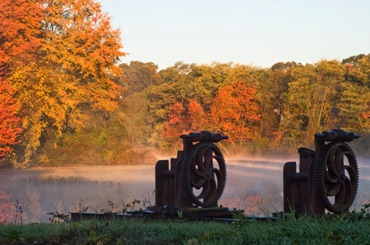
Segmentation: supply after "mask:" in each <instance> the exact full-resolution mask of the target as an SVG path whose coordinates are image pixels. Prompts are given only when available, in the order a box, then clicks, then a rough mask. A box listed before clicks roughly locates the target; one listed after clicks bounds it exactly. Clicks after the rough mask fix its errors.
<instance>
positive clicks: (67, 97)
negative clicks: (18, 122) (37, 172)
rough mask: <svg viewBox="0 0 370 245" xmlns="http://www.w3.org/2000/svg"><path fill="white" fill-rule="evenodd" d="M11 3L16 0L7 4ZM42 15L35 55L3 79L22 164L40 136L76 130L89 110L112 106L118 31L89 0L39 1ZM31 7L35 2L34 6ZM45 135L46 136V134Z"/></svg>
mask: <svg viewBox="0 0 370 245" xmlns="http://www.w3.org/2000/svg"><path fill="white" fill-rule="evenodd" d="M12 3H13V4H14V5H16V4H17V3H14V2H12ZM36 3H37V4H38V7H41V8H42V11H43V15H42V21H40V23H41V24H42V25H41V27H40V28H39V29H37V30H35V32H36V31H39V32H40V31H41V37H40V39H39V41H40V45H39V46H38V47H37V50H36V52H37V58H36V59H33V60H26V61H25V62H26V63H25V64H24V65H21V66H18V67H16V68H14V69H13V70H12V74H11V76H10V77H9V80H10V81H11V83H12V85H13V86H14V87H15V88H16V89H17V96H16V98H17V100H19V101H20V102H21V104H22V108H21V113H20V115H21V117H22V122H23V127H24V129H25V130H24V143H25V145H24V149H25V157H24V161H22V163H21V165H27V164H28V163H29V160H30V159H31V158H32V156H33V154H34V153H35V151H36V150H37V149H38V148H39V147H40V145H41V143H42V142H41V141H40V139H41V137H44V138H48V139H53V138H54V139H58V138H60V137H61V136H62V134H63V132H64V131H65V130H66V129H69V128H75V129H78V128H81V127H82V126H83V125H84V122H85V121H86V120H87V118H88V112H89V111H90V110H103V111H108V112H111V111H113V110H114V109H115V108H116V107H117V105H116V102H115V98H116V96H117V85H116V83H115V82H114V79H115V77H116V76H118V75H119V74H120V71H121V70H120V68H119V67H118V66H117V62H118V61H119V57H120V56H123V55H124V53H123V52H121V51H120V49H121V43H120V37H119V34H120V32H119V30H114V29H112V27H111V25H110V18H109V16H108V15H107V14H105V13H103V12H102V11H101V7H100V4H99V3H97V2H95V1H93V0H83V1H77V0H75V1H67V0H60V1H54V0H39V1H36ZM35 6H36V5H35ZM46 136H47V137H46Z"/></svg>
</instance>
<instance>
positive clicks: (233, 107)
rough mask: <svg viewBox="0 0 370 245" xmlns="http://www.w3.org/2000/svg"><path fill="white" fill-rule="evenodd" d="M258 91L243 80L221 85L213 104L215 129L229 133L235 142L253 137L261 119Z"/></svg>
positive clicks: (212, 113)
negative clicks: (257, 100) (257, 97)
mask: <svg viewBox="0 0 370 245" xmlns="http://www.w3.org/2000/svg"><path fill="white" fill-rule="evenodd" d="M256 93H257V88H256V87H248V86H246V85H245V83H244V82H243V81H238V82H233V83H232V84H230V85H225V86H223V87H221V88H220V89H219V91H218V93H217V95H216V97H215V98H214V99H213V100H212V104H211V110H210V113H211V117H212V123H213V125H214V128H213V131H216V132H222V133H224V134H226V135H228V136H229V138H230V139H231V141H233V142H234V143H239V144H242V143H245V142H247V141H249V140H251V139H253V137H254V136H255V134H256V127H255V126H256V125H258V123H259V121H260V115H259V114H258V111H259V108H258V105H257V102H256ZM257 128H258V127H257Z"/></svg>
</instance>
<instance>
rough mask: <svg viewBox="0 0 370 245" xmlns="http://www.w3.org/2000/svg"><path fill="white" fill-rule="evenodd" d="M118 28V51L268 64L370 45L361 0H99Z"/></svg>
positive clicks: (166, 58) (169, 60)
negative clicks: (121, 46) (121, 47)
mask: <svg viewBox="0 0 370 245" xmlns="http://www.w3.org/2000/svg"><path fill="white" fill-rule="evenodd" d="M97 1H98V2H100V3H101V5H102V9H103V11H104V12H107V13H108V14H109V15H110V16H111V23H112V25H113V28H115V29H117V28H119V29H120V30H121V38H122V44H123V47H124V48H123V51H124V52H126V53H128V55H126V56H125V57H123V58H122V59H121V61H122V62H123V63H130V61H141V62H153V63H154V64H156V65H158V67H159V69H160V70H161V69H165V68H168V67H171V66H173V65H175V63H176V62H179V61H182V62H184V63H187V64H192V63H195V64H198V65H202V64H206V65H210V64H212V63H213V62H218V63H229V62H232V63H234V64H243V65H251V66H255V67H260V68H270V67H271V66H272V65H274V64H275V63H277V62H289V61H295V62H299V63H302V64H306V63H310V64H314V63H317V62H319V61H320V60H323V59H325V60H332V59H335V60H339V61H341V60H342V59H345V58H348V57H350V56H353V55H358V54H369V53H370V14H369V12H370V1H366V0H352V1H348V0H336V1H335V0H320V1H319V0H222V1H221V0H186V1H185V0H97Z"/></svg>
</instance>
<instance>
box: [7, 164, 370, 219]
mask: <svg viewBox="0 0 370 245" xmlns="http://www.w3.org/2000/svg"><path fill="white" fill-rule="evenodd" d="M288 161H297V164H298V160H297V159H287V160H284V161H282V160H276V161H274V160H271V159H267V160H248V159H244V158H230V159H226V165H227V181H226V187H225V191H224V194H223V195H222V197H221V199H220V201H219V205H223V206H224V207H229V208H237V209H243V210H245V214H247V215H271V214H272V213H273V212H279V211H282V209H283V202H282V196H283V171H282V170H283V165H284V164H285V162H288ZM358 164H359V172H360V184H359V191H358V194H357V198H356V200H355V205H354V206H353V209H356V210H359V209H360V208H361V205H363V204H365V203H369V202H370V188H369V187H370V160H369V159H361V158H358ZM154 167H155V166H154V165H144V166H143V165H139V166H96V167H95V166H94V167H88V166H84V167H59V168H31V169H26V170H14V169H7V170H0V185H1V189H0V221H3V220H4V218H6V219H7V221H8V222H9V221H11V219H14V217H15V215H16V208H15V207H16V206H17V207H18V209H17V210H18V215H19V209H21V210H22V218H23V223H40V222H48V220H49V218H50V217H51V216H50V215H47V213H49V212H56V211H58V212H60V213H63V214H68V213H69V212H78V211H81V210H82V209H83V208H86V207H89V209H88V211H90V212H94V211H98V212H101V211H113V212H119V211H122V209H123V208H124V207H126V206H127V204H131V203H132V201H134V200H135V199H137V200H140V201H141V203H140V204H136V206H135V207H134V208H135V209H139V208H145V207H147V206H150V205H155V198H154V193H153V191H154V189H155V187H154V181H155V173H154ZM17 200H18V202H19V204H18V205H17V204H16V201H17ZM128 209H129V210H130V209H131V207H128ZM18 222H19V221H18Z"/></svg>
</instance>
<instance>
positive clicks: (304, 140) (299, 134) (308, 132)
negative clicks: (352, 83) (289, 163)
mask: <svg viewBox="0 0 370 245" xmlns="http://www.w3.org/2000/svg"><path fill="white" fill-rule="evenodd" d="M291 72H292V81H291V82H290V83H289V91H288V94H287V104H286V106H285V107H286V108H285V110H284V113H283V119H282V122H281V129H282V130H283V132H284V137H285V139H286V143H288V146H289V147H296V146H297V145H299V144H304V145H310V144H312V142H313V137H314V134H315V133H317V132H321V131H323V130H327V129H328V128H329V129H330V128H332V127H334V126H336V125H338V123H339V121H338V112H337V110H335V108H336V105H337V103H338V101H339V99H340V83H341V82H342V81H343V77H344V74H345V68H344V66H342V65H341V64H340V63H339V62H338V61H325V60H323V61H321V62H319V63H317V64H315V65H310V64H307V65H305V66H302V67H296V68H294V69H292V71H291Z"/></svg>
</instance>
